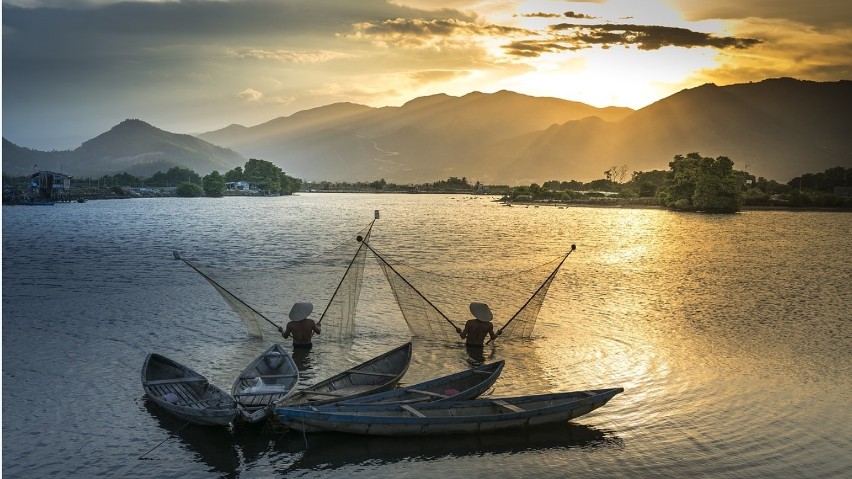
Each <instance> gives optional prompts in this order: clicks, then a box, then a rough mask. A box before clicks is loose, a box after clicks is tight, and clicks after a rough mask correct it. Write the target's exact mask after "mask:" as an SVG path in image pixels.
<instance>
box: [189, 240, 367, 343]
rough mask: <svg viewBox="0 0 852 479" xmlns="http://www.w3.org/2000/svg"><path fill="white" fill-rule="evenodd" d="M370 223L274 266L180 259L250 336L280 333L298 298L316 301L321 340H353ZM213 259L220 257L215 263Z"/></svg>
mask: <svg viewBox="0 0 852 479" xmlns="http://www.w3.org/2000/svg"><path fill="white" fill-rule="evenodd" d="M371 227H372V224H371V225H370V226H369V227H367V228H364V229H363V230H362V231H360V232H358V233H357V235H356V234H353V235H352V236H351V238H349V239H348V240H345V241H344V242H342V243H341V244H339V245H337V246H336V247H333V248H331V249H329V250H326V251H323V252H322V253H320V254H316V255H313V256H308V257H304V258H300V259H295V260H281V259H278V260H275V262H276V264H274V265H264V264H257V263H255V264H253V262H252V259H251V258H243V259H242V260H241V261H240V262H239V263H233V260H229V259H222V258H211V259H210V260H209V262H208V261H205V264H201V262H200V261H197V260H193V261H189V260H186V259H184V258H180V257H179V255H178V254H177V253H175V257H176V258H180V259H182V260H183V261H184V262H186V263H187V264H188V265H189V266H191V267H192V268H194V269H195V270H196V271H197V272H198V273H200V274H201V275H202V276H203V277H204V279H206V280H207V281H208V282H209V283H210V284H211V285H212V286H213V287H214V288H215V290H216V291H217V292H218V293H219V294H220V295H221V296H222V297H223V298H224V299H225V302H226V303H227V304H228V305H229V306H230V307H231V308H232V309H233V310H234V312H236V313H237V315H238V316H239V318H240V319H241V320H242V322H243V323H244V324H245V327H246V330H247V331H248V333H249V334H250V335H252V336H259V337H264V335H268V334H273V335H278V334H280V333H279V332H278V331H277V330H276V325H280V326H285V325H286V324H287V322H288V321H289V318H288V313H289V312H290V308H291V307H292V306H293V304H295V303H296V302H300V301H307V302H310V303H312V304H313V305H314V308H313V312H312V314H311V315H310V316H309V317H310V318H311V319H313V320H314V321H317V322H318V323H319V324H320V327H321V328H322V333H321V334H322V337H323V339H338V340H339V339H349V338H351V337H352V336H353V335H354V330H355V323H354V318H355V313H356V308H357V305H358V297H359V295H360V294H361V284H362V281H363V275H364V264H365V261H366V254H367V248H366V247H365V246H364V244H363V243H361V242H359V241H357V240H356V236H361V237H366V238H369V235H370V228H371ZM214 261H216V262H215V263H214Z"/></svg>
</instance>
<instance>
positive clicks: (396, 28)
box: [348, 18, 535, 46]
mask: <svg viewBox="0 0 852 479" xmlns="http://www.w3.org/2000/svg"><path fill="white" fill-rule="evenodd" d="M353 30H354V33H352V34H350V35H348V38H350V39H367V40H371V41H374V42H382V43H383V44H390V43H395V44H398V45H408V46H420V45H425V44H429V43H431V42H432V41H433V40H436V39H443V38H453V37H467V38H470V37H476V36H485V37H490V36H494V37H510V36H518V35H530V34H534V33H535V32H533V31H530V30H525V29H521V28H516V27H508V26H502V25H484V24H478V23H472V22H467V21H463V20H456V19H443V20H421V19H404V18H397V19H394V20H385V21H383V22H379V23H369V22H363V23H357V24H355V25H353Z"/></svg>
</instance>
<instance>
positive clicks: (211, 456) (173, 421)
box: [140, 401, 269, 477]
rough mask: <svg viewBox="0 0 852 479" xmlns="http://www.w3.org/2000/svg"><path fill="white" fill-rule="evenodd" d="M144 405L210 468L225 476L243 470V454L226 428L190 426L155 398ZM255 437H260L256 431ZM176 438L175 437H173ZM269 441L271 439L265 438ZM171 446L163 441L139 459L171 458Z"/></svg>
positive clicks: (161, 424)
mask: <svg viewBox="0 0 852 479" xmlns="http://www.w3.org/2000/svg"><path fill="white" fill-rule="evenodd" d="M144 407H145V409H146V410H147V411H148V413H150V414H151V416H152V417H153V418H155V419H156V420H157V421H158V422H159V426H160V427H161V428H163V429H165V430H166V431H168V432H169V434H170V436H169V437H174V438H176V439H177V440H178V441H179V443H180V444H181V447H183V448H185V449H188V450H189V451H192V452H193V453H195V454H194V456H195V457H197V458H199V459H200V460H201V461H203V462H204V463H205V464H207V465H208V466H209V467H210V468H211V471H214V472H218V473H220V475H221V476H222V477H235V476H234V471H238V470H239V469H240V465H241V463H240V453H239V452H238V450H237V448H236V447H235V444H234V439H233V434H232V432H231V431H230V430H228V429H226V428H210V427H198V426H194V425H189V426H187V423H186V421H182V420H181V419H179V418H176V417H175V416H172V415H170V414H167V413H165V412H164V411H163V409H162V408H159V407H157V406H155V405H154V403H153V402H152V401H144ZM255 436H258V435H257V434H255ZM172 441H174V439H172ZM265 441H266V443H265V445H266V444H268V441H269V440H268V439H266V440H265ZM167 448H171V443H169V446H165V445H162V444H159V445H157V446H156V447H154V448H153V449H151V450H149V451H147V452H146V453H145V454H144V455H143V456H142V457H140V459H142V458H145V459H154V460H157V459H162V458H163V456H166V457H168V455H169V454H173V453H169V452H166V449H167Z"/></svg>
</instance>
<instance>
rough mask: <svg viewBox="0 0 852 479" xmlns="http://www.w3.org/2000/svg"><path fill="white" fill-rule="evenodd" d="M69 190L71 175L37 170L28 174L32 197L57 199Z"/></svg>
mask: <svg viewBox="0 0 852 479" xmlns="http://www.w3.org/2000/svg"><path fill="white" fill-rule="evenodd" d="M69 190H71V177H70V176H68V175H64V174H62V173H54V172H52V171H39V172H38V173H33V174H32V175H30V194H31V196H33V197H34V198H40V199H45V200H57V199H62V198H64V197H66V196H67V194H68V192H69Z"/></svg>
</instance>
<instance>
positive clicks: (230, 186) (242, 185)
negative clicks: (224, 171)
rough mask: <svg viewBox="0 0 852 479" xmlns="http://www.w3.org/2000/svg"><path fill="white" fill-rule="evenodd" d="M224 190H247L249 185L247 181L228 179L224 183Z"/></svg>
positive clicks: (249, 187)
mask: <svg viewBox="0 0 852 479" xmlns="http://www.w3.org/2000/svg"><path fill="white" fill-rule="evenodd" d="M225 189H226V190H237V191H249V190H250V189H251V185H250V184H249V182H248V181H229V182H227V183H225Z"/></svg>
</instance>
